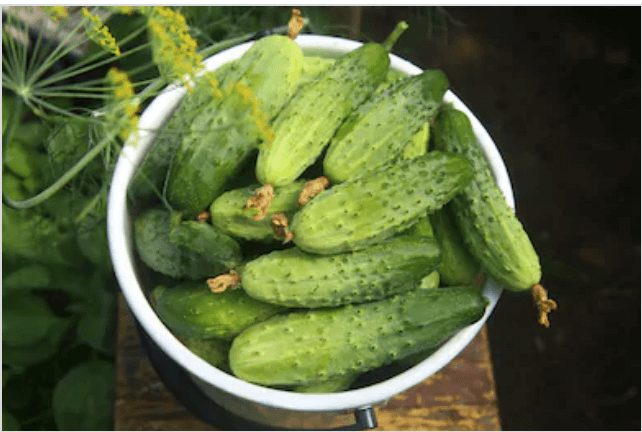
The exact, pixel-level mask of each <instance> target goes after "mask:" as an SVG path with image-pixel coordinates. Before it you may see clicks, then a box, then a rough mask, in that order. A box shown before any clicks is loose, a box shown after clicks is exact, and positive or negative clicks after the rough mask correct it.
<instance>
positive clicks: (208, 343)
mask: <svg viewBox="0 0 642 432" xmlns="http://www.w3.org/2000/svg"><path fill="white" fill-rule="evenodd" d="M182 342H183V345H185V346H186V347H187V349H189V350H190V351H191V352H193V353H194V354H196V355H197V356H199V357H200V358H202V359H203V360H205V361H206V362H208V363H209V364H211V365H212V366H214V367H216V368H218V369H223V370H229V367H228V361H227V356H228V354H229V351H230V342H229V341H226V340H223V339H198V338H185V339H183V340H182Z"/></svg>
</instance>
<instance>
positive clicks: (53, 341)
mask: <svg viewBox="0 0 642 432" xmlns="http://www.w3.org/2000/svg"><path fill="white" fill-rule="evenodd" d="M72 322H73V320H72V319H71V318H67V319H64V320H63V324H62V325H57V326H54V327H52V328H51V329H50V330H49V332H48V333H47V335H46V336H45V337H44V338H43V339H41V340H39V341H38V342H36V343H33V344H31V345H25V346H19V347H16V346H7V345H3V346H2V364H3V365H9V366H12V367H15V368H26V367H29V366H31V365H35V364H38V363H40V362H43V361H45V360H47V359H49V358H50V357H52V356H54V355H55V354H56V353H57V352H58V347H59V346H60V341H61V340H62V338H63V337H64V335H65V333H66V331H67V329H68V328H69V326H70V324H71V323H72Z"/></svg>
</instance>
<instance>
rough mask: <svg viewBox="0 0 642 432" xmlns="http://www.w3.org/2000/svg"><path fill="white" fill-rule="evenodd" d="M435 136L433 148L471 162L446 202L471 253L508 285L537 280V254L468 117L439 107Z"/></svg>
mask: <svg viewBox="0 0 642 432" xmlns="http://www.w3.org/2000/svg"><path fill="white" fill-rule="evenodd" d="M434 138H435V147H436V148H438V149H441V150H445V151H451V152H454V153H459V154H462V155H465V156H466V157H467V158H468V159H469V160H470V161H471V162H472V166H473V173H474V177H473V181H472V182H471V183H470V184H469V185H468V186H467V187H466V188H464V190H463V191H462V193H461V194H459V195H458V196H456V197H455V198H454V199H453V200H452V202H451V203H450V205H449V207H450V208H451V210H452V212H453V214H454V216H455V219H456V222H457V226H458V228H459V232H460V233H461V235H462V238H463V240H464V242H465V244H466V246H467V248H468V250H469V251H470V253H471V254H472V255H473V256H474V257H475V258H476V259H477V260H478V261H479V262H480V263H481V265H482V266H483V267H484V269H486V271H487V272H488V273H489V275H491V276H492V277H493V278H494V279H495V280H497V282H499V283H500V284H502V285H503V286H504V287H506V288H507V289H509V290H513V291H522V290H527V289H530V288H531V286H532V285H534V284H537V283H539V281H540V279H541V277H542V273H541V268H540V263H539V257H538V255H537V253H536V252H535V248H534V247H533V245H532V243H531V241H530V239H529V237H528V234H527V233H526V231H525V230H524V228H523V226H522V224H521V223H520V221H519V220H518V219H517V216H516V215H515V213H514V211H513V210H512V209H511V208H510V206H509V205H508V203H507V202H506V199H505V198H504V195H503V194H502V192H501V190H500V189H499V187H498V186H497V183H496V181H495V178H494V177H493V175H492V173H491V170H490V167H489V165H488V162H487V161H486V158H485V157H484V154H483V151H482V149H481V147H480V145H479V142H478V141H477V137H476V136H475V134H474V131H473V128H472V125H471V123H470V119H469V118H468V116H467V115H466V114H465V113H463V112H461V111H458V110H456V109H453V108H449V109H445V110H443V111H442V112H440V114H439V115H438V117H437V119H436V121H435V131H434Z"/></svg>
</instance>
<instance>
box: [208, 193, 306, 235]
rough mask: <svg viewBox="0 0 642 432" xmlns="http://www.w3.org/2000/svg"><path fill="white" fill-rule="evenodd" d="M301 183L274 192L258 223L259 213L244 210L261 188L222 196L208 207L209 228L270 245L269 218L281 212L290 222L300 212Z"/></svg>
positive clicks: (270, 228) (272, 233)
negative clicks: (210, 224)
mask: <svg viewBox="0 0 642 432" xmlns="http://www.w3.org/2000/svg"><path fill="white" fill-rule="evenodd" d="M304 183H305V182H304V181H295V182H294V183H291V184H289V185H285V186H282V187H277V188H275V190H274V197H273V198H272V203H271V204H270V207H269V211H268V213H267V217H266V218H263V219H260V220H255V219H254V216H255V215H256V214H257V212H258V210H257V209H255V208H244V205H245V203H246V202H247V200H248V199H250V198H251V197H252V196H253V195H254V192H255V191H256V190H257V189H258V188H259V187H260V185H258V184H257V185H254V186H250V187H247V188H241V189H234V190H231V191H228V192H225V193H224V194H222V195H221V196H219V197H218V198H216V199H215V200H214V202H213V203H212V205H211V206H210V214H211V216H212V224H213V225H214V226H216V227H218V228H219V229H221V230H222V231H223V232H225V233H228V234H230V235H232V236H235V237H238V238H242V239H245V240H258V241H263V242H273V241H275V235H274V230H273V229H272V227H271V225H270V216H272V215H273V214H274V213H277V212H282V213H284V214H285V215H286V217H288V218H291V217H292V215H293V214H294V213H295V212H296V211H297V210H298V209H299V205H298V204H297V200H298V199H299V193H300V192H301V189H302V188H303V185H304Z"/></svg>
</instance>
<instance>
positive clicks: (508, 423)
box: [329, 6, 641, 430]
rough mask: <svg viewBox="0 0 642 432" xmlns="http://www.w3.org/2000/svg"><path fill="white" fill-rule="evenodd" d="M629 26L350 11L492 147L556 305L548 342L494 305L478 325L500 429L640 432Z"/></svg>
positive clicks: (520, 302) (594, 9)
mask: <svg viewBox="0 0 642 432" xmlns="http://www.w3.org/2000/svg"><path fill="white" fill-rule="evenodd" d="M348 9H349V8H329V12H330V13H331V14H334V15H335V16H336V17H338V19H344V20H349V14H348ZM440 11H442V12H443V11H445V12H446V13H447V14H448V15H449V17H446V15H444V14H443V13H441V12H440ZM639 14H640V9H639V8H638V7H607V6H591V7H557V6H556V7H537V6H536V7H532V6H531V7H526V6H522V7H505V6H502V7H447V8H445V9H441V10H439V11H435V10H434V8H430V9H428V8H421V7H363V8H362V16H361V33H360V34H359V39H360V40H362V41H368V40H377V41H381V40H383V39H384V38H385V36H386V35H387V33H388V32H389V31H390V30H391V29H392V28H393V27H394V25H395V24H396V22H398V21H399V20H401V19H403V20H406V21H407V22H408V23H409V24H410V28H409V29H408V30H407V31H406V33H405V34H404V35H403V36H402V37H401V39H400V40H399V42H398V43H397V45H396V46H395V48H394V50H393V52H394V53H395V54H398V55H400V56H401V57H404V58H406V59H408V60H410V61H411V62H413V63H415V64H417V65H418V66H420V67H422V68H439V69H442V70H443V71H444V72H446V74H447V76H448V77H449V80H450V84H451V90H452V91H453V92H454V93H455V94H456V95H457V96H459V97H460V98H461V99H462V100H463V101H464V103H466V104H467V105H468V106H469V107H470V108H471V109H472V111H473V112H474V113H475V115H476V116H477V117H478V118H479V119H480V121H481V122H482V123H483V124H484V126H485V127H486V128H487V130H488V131H489V133H490V134H491V136H492V137H493V139H494V141H495V143H496V145H497V147H498V148H499V150H500V152H501V154H502V157H503V158H504V161H505V163H506V165H507V168H508V171H509V175H510V178H511V182H512V186H513V190H514V194H515V201H516V213H517V215H518V217H519V218H520V220H521V221H522V223H523V225H524V227H525V228H526V230H527V232H528V233H529V234H530V236H531V239H532V241H533V243H534V245H535V248H536V249H537V251H538V253H539V255H540V257H541V264H542V269H543V274H544V277H543V279H542V284H543V285H544V286H545V287H546V288H547V290H548V291H549V295H550V297H551V298H553V299H555V300H556V301H557V303H558V305H559V309H558V310H556V311H554V312H553V313H552V314H551V315H550V320H551V326H550V328H548V329H547V328H544V327H542V326H540V325H539V324H538V323H537V319H536V314H535V311H534V309H533V306H532V303H531V298H530V295H529V294H528V293H512V292H504V294H503V295H502V297H501V299H500V301H499V304H498V306H497V308H496V310H495V312H494V313H493V315H492V317H491V318H490V320H489V322H488V326H489V337H490V343H491V351H492V357H493V362H494V369H495V378H496V384H497V394H498V400H499V402H498V403H499V411H500V416H501V422H502V427H503V428H504V429H507V430H640V285H641V284H640V223H639V222H640V148H641V146H640V118H641V116H640V27H639V20H638V17H639ZM629 16H633V17H635V20H634V21H631V20H629V19H628V17H629ZM427 22H432V23H433V24H435V26H434V27H433V31H432V32H430V31H429V26H428V25H427V24H426V23H427Z"/></svg>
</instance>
